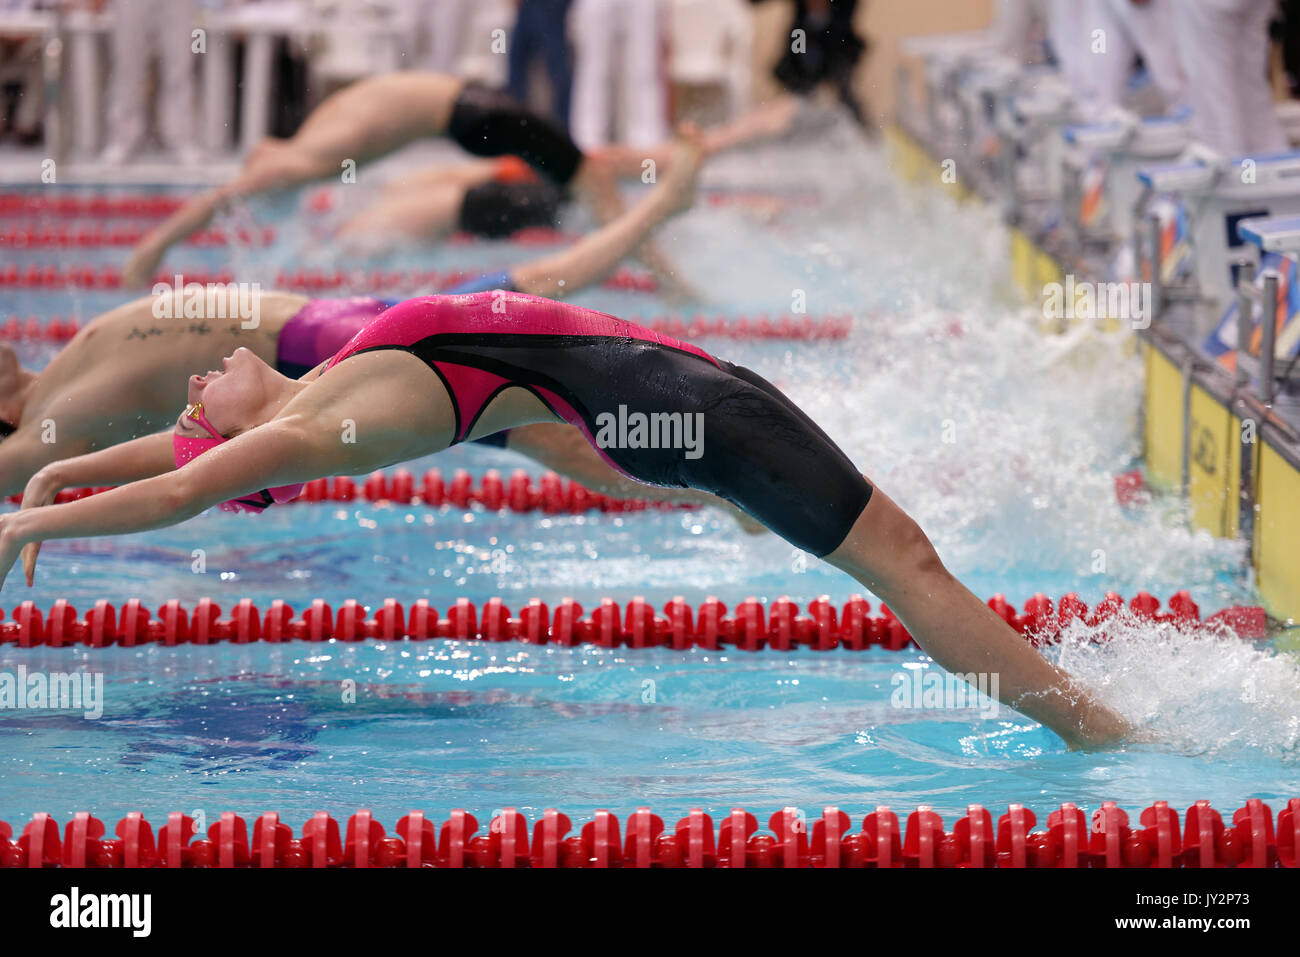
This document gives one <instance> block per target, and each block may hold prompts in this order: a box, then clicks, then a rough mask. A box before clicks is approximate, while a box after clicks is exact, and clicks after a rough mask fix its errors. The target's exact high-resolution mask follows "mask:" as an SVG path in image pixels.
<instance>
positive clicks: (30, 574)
mask: <svg viewBox="0 0 1300 957" xmlns="http://www.w3.org/2000/svg"><path fill="white" fill-rule="evenodd" d="M57 465H58V463H51V464H49V465H47V466H45V467H44V468H43V469H41V470H40V471H38V472H37V473H36V474H35V475H33V476H32V477H31V479H30V480H29V481H28V482H27V488H26V489H24V490H23V503H22V505H21V506H20V511H26V510H28V509H32V508H41V507H42V506H45V505H50V504H53V502H54V499H55V497H56V496H57V495H58V494H59V492H61V491H63V488H64V486H65V484H66V483H65V482H64V480H63V478H62V476H61V475H60V473H59V469H58V467H57ZM6 517H8V516H6ZM40 553H41V543H40V542H28V543H27V544H26V545H24V546H23V547H22V559H23V575H24V577H26V579H27V584H28V585H31V584H32V583H33V582H34V581H35V580H36V556H37V555H39V554H40ZM10 564H12V561H11V562H10ZM8 569H9V566H8V565H6V566H5V570H6V571H8Z"/></svg>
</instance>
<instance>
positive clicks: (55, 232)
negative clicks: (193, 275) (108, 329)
mask: <svg viewBox="0 0 1300 957" xmlns="http://www.w3.org/2000/svg"><path fill="white" fill-rule="evenodd" d="M146 233H148V230H147V229H146V228H145V227H143V226H114V227H112V228H107V229H106V228H105V227H104V226H103V225H102V224H101V223H98V222H96V223H93V224H91V225H86V226H77V227H75V228H74V227H72V226H68V225H66V224H62V223H59V224H55V225H41V224H34V223H20V224H17V225H13V226H9V227H8V228H7V229H0V249H48V248H57V249H73V248H79V249H89V248H102V247H105V246H134V245H135V244H136V243H138V242H140V240H142V239H144V237H145V234H146ZM273 242H275V230H274V229H272V228H270V227H269V226H268V227H263V228H258V229H256V230H251V231H250V230H247V229H238V230H235V231H234V232H233V233H231V232H227V231H226V230H224V229H203V230H200V231H198V232H196V233H195V234H194V235H192V236H190V237H188V238H187V239H186V240H185V243H186V244H187V245H190V246H207V247H211V246H230V245H239V246H269V245H271V244H272V243H273Z"/></svg>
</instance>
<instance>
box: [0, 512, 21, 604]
mask: <svg viewBox="0 0 1300 957" xmlns="http://www.w3.org/2000/svg"><path fill="white" fill-rule="evenodd" d="M17 514H18V513H17V512H9V513H8V514H5V515H0V588H4V584H5V579H6V578H8V577H9V571H10V569H12V568H13V567H14V562H16V561H17V560H18V552H19V550H20V549H21V548H22V542H21V541H19V539H18V535H17V533H16V532H15V531H14V522H13V519H14V516H15V515H17Z"/></svg>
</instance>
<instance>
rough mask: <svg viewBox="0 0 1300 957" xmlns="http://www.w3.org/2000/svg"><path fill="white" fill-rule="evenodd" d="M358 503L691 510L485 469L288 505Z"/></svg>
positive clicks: (396, 481)
mask: <svg viewBox="0 0 1300 957" xmlns="http://www.w3.org/2000/svg"><path fill="white" fill-rule="evenodd" d="M534 481H536V484H534ZM112 488H113V486H111V485H103V486H98V487H96V488H77V489H64V490H63V491H62V492H59V494H58V495H57V496H56V497H55V502H56V503H57V504H62V503H64V502H75V501H76V500H77V499H82V498H86V497H87V496H90V495H98V494H99V493H100V492H108V491H111V490H112ZM358 499H364V500H365V501H367V502H372V503H379V502H391V503H393V504H396V505H401V506H411V505H427V506H430V507H433V508H439V507H441V506H443V505H447V506H451V507H454V508H461V509H468V508H470V507H472V506H474V505H482V506H484V507H485V508H487V509H489V510H491V511H501V510H503V509H504V510H507V511H512V512H534V511H541V512H543V513H545V514H548V515H578V514H582V513H585V512H641V511H645V510H647V509H676V508H691V507H694V506H688V505H678V504H676V503H672V502H652V501H648V500H646V499H618V498H610V497H608V496H605V495H601V494H600V493H598V492H591V491H588V490H587V489H586V488H584V487H583V486H581V485H579V484H578V483H577V482H571V481H569V480H567V479H562V478H560V476H558V475H556V474H555V473H554V472H544V473H542V474H541V475H540V476H537V478H536V479H534V477H533V476H531V475H529V474H528V473H527V472H525V471H524V470H523V469H515V470H514V472H513V473H511V475H510V481H509V483H506V482H503V481H502V478H501V473H500V472H499V471H497V470H496V469H489V470H488V471H487V472H485V473H484V474H483V477H482V478H481V479H480V480H479V484H478V486H477V487H476V486H475V485H474V479H473V477H472V476H471V475H470V474H469V472H467V471H465V470H464V469H457V470H456V471H455V473H454V474H453V475H452V477H451V479H450V481H448V480H446V479H444V478H443V475H442V471H441V470H440V469H429V470H428V471H427V472H425V473H424V476H423V477H422V478H421V480H420V484H419V487H418V488H417V487H416V484H415V477H414V476H413V475H412V474H411V473H410V472H408V471H407V470H406V469H395V470H394V471H393V473H392V475H391V476H390V475H388V474H387V473H385V472H374V473H372V474H371V475H370V477H369V478H366V479H365V480H363V481H362V482H360V483H358V482H357V481H356V480H355V479H353V478H351V477H349V476H346V475H340V476H337V477H335V478H330V479H316V480H314V481H311V482H308V483H307V485H306V486H305V487H304V489H303V493H302V495H300V496H299V497H298V498H296V499H294V500H293V501H294V502H311V503H319V502H329V503H339V502H354V501H357V500H358ZM8 501H9V502H11V503H13V504H17V503H19V502H21V501H22V496H21V495H10V496H9V498H8ZM283 504H286V505H287V504H292V503H289V502H286V503H283Z"/></svg>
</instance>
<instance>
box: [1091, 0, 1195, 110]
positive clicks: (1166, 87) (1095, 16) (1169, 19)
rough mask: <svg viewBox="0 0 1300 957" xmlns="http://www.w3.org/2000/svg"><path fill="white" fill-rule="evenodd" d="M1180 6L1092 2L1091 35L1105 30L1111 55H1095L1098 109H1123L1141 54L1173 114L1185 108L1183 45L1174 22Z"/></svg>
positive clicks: (1167, 1)
mask: <svg viewBox="0 0 1300 957" xmlns="http://www.w3.org/2000/svg"><path fill="white" fill-rule="evenodd" d="M1178 6H1179V5H1178V4H1177V3H1175V2H1173V0H1147V2H1146V3H1143V4H1135V3H1133V0H1089V4H1088V7H1089V11H1088V16H1089V22H1088V33H1089V34H1090V35H1091V33H1092V31H1093V30H1103V31H1105V37H1106V51H1105V53H1093V55H1092V58H1093V62H1094V63H1095V64H1096V66H1097V71H1096V75H1095V79H1094V82H1093V91H1094V93H1095V94H1096V97H1097V101H1096V102H1097V109H1098V110H1105V109H1106V108H1107V107H1111V106H1119V105H1120V103H1121V102H1123V99H1124V91H1125V90H1126V89H1127V87H1128V81H1129V75H1130V73H1131V72H1132V66H1133V55H1134V53H1135V52H1136V53H1141V54H1142V60H1143V62H1144V63H1146V66H1147V70H1148V72H1149V73H1150V74H1151V80H1152V82H1153V83H1155V86H1156V89H1157V90H1159V91H1160V96H1161V99H1163V100H1164V103H1165V107H1166V109H1168V110H1171V111H1172V110H1174V109H1177V108H1178V107H1180V106H1182V105H1183V103H1184V101H1185V98H1186V96H1187V81H1186V79H1185V77H1184V73H1183V64H1182V58H1181V57H1180V56H1179V53H1178V42H1177V41H1176V40H1175V39H1174V20H1175V19H1176V18H1177V16H1178V12H1179V11H1178Z"/></svg>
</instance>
